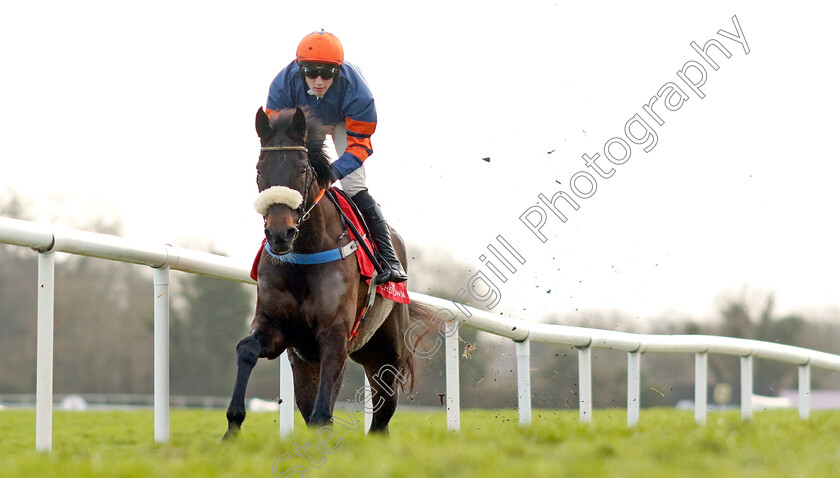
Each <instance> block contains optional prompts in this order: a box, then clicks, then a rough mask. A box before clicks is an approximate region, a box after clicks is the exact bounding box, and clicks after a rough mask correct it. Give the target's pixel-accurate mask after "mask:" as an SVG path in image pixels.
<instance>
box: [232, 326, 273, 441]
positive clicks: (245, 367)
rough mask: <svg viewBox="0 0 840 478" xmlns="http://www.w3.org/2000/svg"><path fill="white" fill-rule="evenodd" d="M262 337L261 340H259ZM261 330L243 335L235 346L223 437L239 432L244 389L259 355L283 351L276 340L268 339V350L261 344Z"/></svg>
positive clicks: (243, 413)
mask: <svg viewBox="0 0 840 478" xmlns="http://www.w3.org/2000/svg"><path fill="white" fill-rule="evenodd" d="M261 339H263V340H261ZM264 339H265V337H263V334H262V333H261V332H258V331H255V332H253V333H251V335H249V336H247V337H245V338H244V339H242V340H241V341H239V344H237V346H236V364H237V370H236V383H235V385H234V386H233V396H232V397H231V399H230V405H228V409H227V420H228V429H227V431H226V432H225V436H224V437H223V438H232V437H234V436H236V434H237V433H239V429H240V428H241V426H242V422H243V421H244V420H245V389H246V388H247V387H248V379H249V378H250V377H251V371H252V370H253V369H254V366H255V365H256V364H257V359H259V358H260V357H276V356H277V355H279V354H280V353H282V352H283V350H282V348H285V347H279V348H281V350H277V348H278V345H277V342H278V341H276V340H275V341H268V342H270V343H271V344H272V345H273V346H272V347H270V350H268V349H267V348H266V347H265V346H264V345H263V344H264V343H265V342H266V341H265V340H264Z"/></svg>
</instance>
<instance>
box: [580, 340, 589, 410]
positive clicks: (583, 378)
mask: <svg viewBox="0 0 840 478" xmlns="http://www.w3.org/2000/svg"><path fill="white" fill-rule="evenodd" d="M578 397H579V398H580V422H581V423H592V349H591V348H590V347H583V348H579V349H578Z"/></svg>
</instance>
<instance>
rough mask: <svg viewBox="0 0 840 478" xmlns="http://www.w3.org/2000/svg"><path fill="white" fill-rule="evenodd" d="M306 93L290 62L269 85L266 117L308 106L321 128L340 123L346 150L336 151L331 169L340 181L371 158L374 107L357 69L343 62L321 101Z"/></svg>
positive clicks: (296, 66) (307, 89) (369, 93)
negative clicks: (323, 125)
mask: <svg viewBox="0 0 840 478" xmlns="http://www.w3.org/2000/svg"><path fill="white" fill-rule="evenodd" d="M308 91H309V87H308V86H307V85H306V81H305V80H304V79H303V75H301V74H300V68H299V67H298V64H297V62H295V61H293V62H291V63H289V65H287V66H286V67H285V68H283V69H282V70H280V73H278V74H277V76H276V77H275V78H274V81H272V82H271V86H270V87H269V90H268V100H267V101H266V110H267V112H268V113H269V115H270V114H271V111H277V110H281V109H284V108H294V107H296V106H308V107H309V108H310V110H311V111H312V112H313V113H314V114H315V116H316V117H318V118H319V119H320V120H321V121H323V122H324V124H327V125H337V124H339V123H344V125H345V128H346V129H347V149H346V150H345V151H343V152H341V151H337V153H339V154H340V155H341V156H340V157H339V158H338V160H337V161H335V162H334V163H333V165H334V166H335V167H336V169H338V172H339V173H340V174H341V177H344V176H347V175H348V174H350V173H352V172H353V171H355V170H356V169H358V168H359V167H360V166H361V165H362V163H363V162H364V161H365V160H366V159H367V158H368V156H370V155H371V154H373V147H372V146H371V142H370V137H371V135H372V134H373V132H374V131H375V130H376V106H375V105H374V102H373V95H372V94H371V92H370V88H368V85H367V82H366V81H365V79H364V77H363V76H362V73H361V72H360V71H359V69H358V68H357V67H356V66H354V65H353V64H352V63H349V62H346V61H345V62H344V64H343V65H341V68H340V72H339V76H338V77H336V78H335V79H333V83H332V85H331V86H330V87H329V89H328V90H327V92H326V93H325V94H324V96H323V97H321V98H317V97H316V96H315V95H312V94H309V93H308ZM339 179H340V178H339Z"/></svg>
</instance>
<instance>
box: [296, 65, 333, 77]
mask: <svg viewBox="0 0 840 478" xmlns="http://www.w3.org/2000/svg"><path fill="white" fill-rule="evenodd" d="M300 72H301V73H303V76H305V77H307V78H309V79H312V80H314V79H315V78H318V77H319V76H320V77H321V78H323V79H325V80H331V79H333V78H335V77H336V76H338V65H330V64H324V63H316V64H314V65H313V64H311V63H310V64H305V63H303V64H301V65H300Z"/></svg>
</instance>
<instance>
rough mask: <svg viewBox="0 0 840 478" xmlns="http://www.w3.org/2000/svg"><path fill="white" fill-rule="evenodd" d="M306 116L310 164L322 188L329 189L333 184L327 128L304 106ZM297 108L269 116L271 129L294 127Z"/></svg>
mask: <svg viewBox="0 0 840 478" xmlns="http://www.w3.org/2000/svg"><path fill="white" fill-rule="evenodd" d="M300 109H301V110H303V113H304V115H306V140H305V145H306V149H307V150H309V164H311V165H312V167H313V168H314V169H315V176H316V178H317V180H318V184H319V185H321V187H329V186H330V184H331V183H332V179H331V175H330V160H329V156H328V155H327V151H326V149H325V146H324V140H325V138H326V134H327V127H326V126H324V124H323V123H322V122H321V120H320V119H318V118H317V117H316V116H315V114H314V113H312V111H311V110H310V109H309V108H307V107H305V106H303V107H301V108H300ZM295 111H296V109H295V108H289V109H283V110H279V111H272V114H271V115H270V116H269V118H270V119H271V128H272V129H274V131H275V132H277V131H287V130H288V128H289V127H290V126H291V125H292V118H294V116H295Z"/></svg>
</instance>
